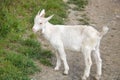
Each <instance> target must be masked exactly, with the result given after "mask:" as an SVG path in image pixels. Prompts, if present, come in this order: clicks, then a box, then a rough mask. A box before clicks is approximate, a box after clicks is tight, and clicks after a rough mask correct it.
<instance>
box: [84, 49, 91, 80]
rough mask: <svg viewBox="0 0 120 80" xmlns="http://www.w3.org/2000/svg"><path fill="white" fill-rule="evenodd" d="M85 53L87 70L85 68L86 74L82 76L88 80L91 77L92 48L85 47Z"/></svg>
mask: <svg viewBox="0 0 120 80" xmlns="http://www.w3.org/2000/svg"><path fill="white" fill-rule="evenodd" d="M83 55H84V60H85V70H84V75H83V77H82V80H86V79H87V78H88V77H89V74H90V68H91V65H92V60H91V50H90V49H87V48H86V49H84V50H83Z"/></svg>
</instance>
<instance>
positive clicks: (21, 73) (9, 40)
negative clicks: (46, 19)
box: [0, 0, 66, 80]
mask: <svg viewBox="0 0 120 80" xmlns="http://www.w3.org/2000/svg"><path fill="white" fill-rule="evenodd" d="M0 5H1V6H0V10H1V11H0V80H30V78H29V75H31V74H33V73H35V72H36V71H40V70H41V68H38V67H37V66H36V65H35V63H34V61H36V60H37V61H39V62H40V63H42V64H44V65H47V66H51V65H52V64H51V62H50V59H51V57H52V53H51V51H49V50H45V49H42V48H41V45H40V43H39V42H38V41H37V40H36V36H35V35H34V34H33V32H32V30H31V28H32V26H33V24H34V23H33V22H34V17H35V15H36V14H37V12H38V11H39V10H42V9H43V8H44V9H45V10H46V16H49V15H52V14H54V15H55V16H54V17H53V19H52V20H51V22H52V23H54V24H63V20H62V19H63V18H65V17H66V11H65V10H66V6H65V4H64V3H63V2H62V0H55V1H53V0H0Z"/></svg>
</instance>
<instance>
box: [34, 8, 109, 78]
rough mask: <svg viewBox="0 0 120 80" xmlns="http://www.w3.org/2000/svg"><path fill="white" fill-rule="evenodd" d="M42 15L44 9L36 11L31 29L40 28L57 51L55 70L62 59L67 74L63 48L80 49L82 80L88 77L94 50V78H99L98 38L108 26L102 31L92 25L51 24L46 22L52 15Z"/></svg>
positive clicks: (100, 63) (35, 30) (100, 72)
mask: <svg viewBox="0 0 120 80" xmlns="http://www.w3.org/2000/svg"><path fill="white" fill-rule="evenodd" d="M44 16H45V10H44V9H43V10H42V11H41V12H38V14H37V15H36V17H35V19H34V26H33V31H34V32H35V33H36V32H37V31H39V30H42V34H43V36H44V37H45V38H46V39H47V40H48V41H49V42H50V43H51V44H52V46H53V47H54V48H55V49H56V50H57V51H58V53H57V54H56V57H57V62H56V67H55V70H59V67H60V66H61V60H62V61H63V63H64V68H65V70H64V74H68V71H69V66H68V63H67V60H66V53H65V48H67V49H70V50H74V51H81V52H82V53H83V55H84V59H85V71H84V75H83V77H82V80H86V79H87V77H89V74H90V68H91V65H92V61H91V52H92V51H94V57H95V61H96V65H97V75H96V78H97V79H99V78H100V76H101V74H102V70H101V68H102V60H101V57H100V51H99V46H100V40H101V38H102V36H103V35H105V34H106V33H107V31H108V27H103V31H102V32H98V31H97V30H96V29H94V28H93V27H92V26H87V25H53V24H51V23H49V22H48V21H49V20H50V19H51V18H52V17H53V15H52V16H50V17H48V18H45V17H44Z"/></svg>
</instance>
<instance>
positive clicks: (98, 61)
mask: <svg viewBox="0 0 120 80" xmlns="http://www.w3.org/2000/svg"><path fill="white" fill-rule="evenodd" d="M94 58H95V61H96V65H97V75H96V79H97V80H99V79H100V77H101V75H102V59H101V57H100V51H99V49H97V50H95V53H94Z"/></svg>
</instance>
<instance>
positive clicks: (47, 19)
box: [46, 15, 54, 21]
mask: <svg viewBox="0 0 120 80" xmlns="http://www.w3.org/2000/svg"><path fill="white" fill-rule="evenodd" d="M53 16H54V15H51V16H49V17H48V18H46V21H49V20H50V19H51V18H52V17H53Z"/></svg>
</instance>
